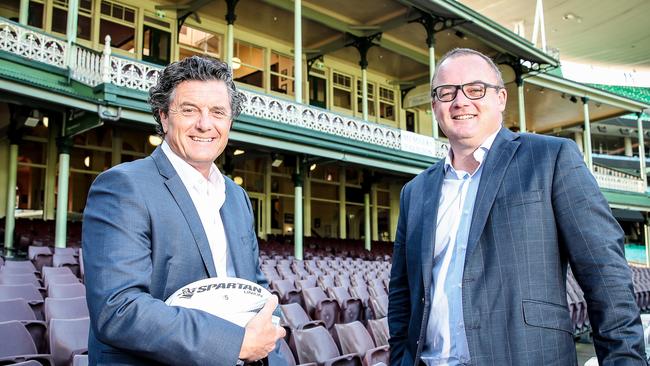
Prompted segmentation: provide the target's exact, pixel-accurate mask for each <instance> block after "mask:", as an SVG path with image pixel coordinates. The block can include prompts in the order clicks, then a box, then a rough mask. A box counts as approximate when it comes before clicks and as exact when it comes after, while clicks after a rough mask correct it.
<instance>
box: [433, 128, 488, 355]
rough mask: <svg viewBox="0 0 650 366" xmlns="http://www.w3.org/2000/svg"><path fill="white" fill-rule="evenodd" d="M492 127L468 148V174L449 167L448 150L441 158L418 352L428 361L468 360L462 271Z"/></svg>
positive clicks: (450, 157)
mask: <svg viewBox="0 0 650 366" xmlns="http://www.w3.org/2000/svg"><path fill="white" fill-rule="evenodd" d="M498 132H499V130H497V131H496V132H495V133H494V134H492V135H491V136H489V137H488V138H487V139H485V141H484V142H483V144H481V146H480V147H479V148H478V149H476V150H475V151H474V153H473V156H474V159H475V160H476V161H477V162H478V163H479V166H478V167H477V168H476V170H475V171H474V172H472V173H469V172H465V171H462V170H456V169H454V167H453V165H452V158H453V155H452V154H453V152H452V151H451V150H449V154H448V155H447V157H446V158H445V168H444V169H445V176H444V180H443V183H442V188H441V192H440V201H439V202H438V208H437V209H438V215H437V222H436V237H435V243H434V253H433V257H434V259H433V270H432V277H433V278H432V281H431V283H432V285H431V310H430V312H429V321H428V323H427V331H426V335H425V343H424V347H423V349H422V354H421V359H422V361H423V362H424V363H425V364H427V365H428V366H433V365H448V366H452V365H464V364H467V363H469V362H470V354H469V347H468V345H467V336H466V334H465V325H464V321H463V299H462V280H463V270H464V266H465V254H466V251H467V240H468V237H469V230H470V226H471V222H472V215H473V212H474V202H475V200H476V194H477V192H478V186H479V184H480V181H481V173H482V170H483V169H482V167H483V161H484V160H485V157H486V155H487V153H488V151H489V150H490V147H492V143H493V142H494V139H495V138H496V135H497V133H498ZM430 209H435V208H433V207H432V208H430Z"/></svg>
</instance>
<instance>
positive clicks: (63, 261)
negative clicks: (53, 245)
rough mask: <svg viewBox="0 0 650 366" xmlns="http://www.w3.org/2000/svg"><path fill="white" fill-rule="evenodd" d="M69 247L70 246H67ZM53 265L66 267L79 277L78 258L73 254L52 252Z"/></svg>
mask: <svg viewBox="0 0 650 366" xmlns="http://www.w3.org/2000/svg"><path fill="white" fill-rule="evenodd" d="M57 249H65V248H57ZM68 249H71V248H68ZM52 266H53V267H68V268H70V270H71V271H72V273H73V274H74V275H75V276H77V277H79V260H78V259H77V257H75V256H74V255H73V254H58V253H54V255H53V256H52Z"/></svg>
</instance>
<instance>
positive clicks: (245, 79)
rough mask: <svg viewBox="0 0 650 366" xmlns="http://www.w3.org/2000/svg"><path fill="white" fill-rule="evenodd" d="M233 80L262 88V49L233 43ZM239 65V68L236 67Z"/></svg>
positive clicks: (236, 42) (237, 42)
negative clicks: (234, 58)
mask: <svg viewBox="0 0 650 366" xmlns="http://www.w3.org/2000/svg"><path fill="white" fill-rule="evenodd" d="M234 49H235V52H234V54H235V55H234V56H235V57H236V58H237V60H235V62H234V67H233V68H234V69H235V80H237V81H239V82H242V83H245V84H249V85H254V86H257V87H260V88H263V87H264V71H263V70H264V49H263V48H260V47H256V46H253V45H249V44H245V43H241V42H239V41H235V47H234ZM238 65H239V66H238Z"/></svg>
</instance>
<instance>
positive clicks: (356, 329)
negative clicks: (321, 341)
mask: <svg viewBox="0 0 650 366" xmlns="http://www.w3.org/2000/svg"><path fill="white" fill-rule="evenodd" d="M334 329H335V330H336V334H337V336H338V340H339V344H340V345H341V353H344V354H347V353H355V354H357V355H359V356H361V358H362V360H363V364H364V366H372V365H375V364H377V363H379V362H383V363H384V364H386V365H388V363H389V360H388V349H389V347H388V346H379V347H375V343H374V342H373V340H372V338H371V337H370V334H369V333H368V330H366V328H365V327H364V326H363V324H361V322H358V321H355V322H352V323H347V324H336V325H335V326H334Z"/></svg>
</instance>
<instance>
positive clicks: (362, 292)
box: [350, 284, 370, 308]
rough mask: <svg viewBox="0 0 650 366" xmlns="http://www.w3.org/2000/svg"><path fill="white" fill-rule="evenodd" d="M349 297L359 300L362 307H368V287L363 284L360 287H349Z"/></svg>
mask: <svg viewBox="0 0 650 366" xmlns="http://www.w3.org/2000/svg"><path fill="white" fill-rule="evenodd" d="M350 295H352V297H356V298H358V299H361V302H362V303H363V306H364V307H366V308H367V307H368V299H370V293H369V292H368V287H367V286H366V285H365V284H364V285H362V286H352V287H350Z"/></svg>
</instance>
